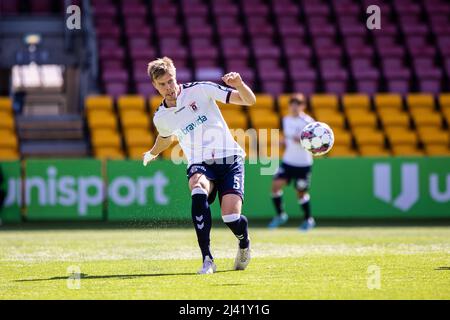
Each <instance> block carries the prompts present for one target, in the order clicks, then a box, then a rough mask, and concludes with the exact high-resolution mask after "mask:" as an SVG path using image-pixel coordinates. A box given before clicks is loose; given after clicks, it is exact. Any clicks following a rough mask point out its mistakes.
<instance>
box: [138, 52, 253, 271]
mask: <svg viewBox="0 0 450 320" xmlns="http://www.w3.org/2000/svg"><path fill="white" fill-rule="evenodd" d="M148 74H149V77H150V78H151V80H152V83H153V85H154V87H155V88H156V89H157V90H158V92H159V93H160V94H161V96H162V97H163V101H162V103H161V105H160V106H159V108H158V109H157V111H156V112H155V115H154V118H153V122H154V124H155V126H156V129H157V130H158V136H157V138H156V141H155V144H154V146H153V147H152V148H151V150H149V151H147V152H146V153H145V154H144V165H147V163H148V162H149V161H151V160H153V159H155V158H156V157H157V155H158V154H159V153H161V152H162V151H164V150H165V149H167V148H168V147H169V146H170V145H171V143H172V141H174V139H175V138H177V139H178V142H179V144H180V146H181V148H182V150H183V152H184V154H185V156H186V158H187V160H188V168H187V178H188V180H189V188H190V190H191V197H192V207H191V214H192V221H193V223H194V227H195V230H196V233H197V240H198V244H199V246H200V251H201V253H202V258H203V265H202V267H201V269H200V270H199V271H198V273H199V274H208V273H214V272H215V271H216V265H215V263H214V258H213V256H212V254H211V250H210V231H211V210H210V204H211V203H212V202H213V201H214V199H215V197H216V194H218V196H219V201H220V207H221V214H222V219H223V221H224V223H225V224H226V225H227V226H228V227H229V228H230V229H231V231H232V232H233V233H234V235H235V236H236V238H237V239H238V240H239V245H238V253H237V256H236V259H235V262H234V269H235V270H244V269H245V268H246V267H247V265H248V263H249V261H250V240H249V236H248V221H247V218H246V217H245V216H244V215H242V214H241V209H242V202H243V199H244V158H245V151H244V150H243V149H242V148H241V147H240V146H239V144H237V142H236V141H235V140H234V139H233V136H232V135H231V133H230V131H229V129H228V126H227V124H226V122H225V121H224V119H223V117H222V114H221V113H220V110H219V108H218V106H217V104H216V100H218V101H220V102H223V103H232V104H236V105H247V106H250V105H253V104H254V103H255V101H256V97H255V95H254V93H253V92H252V90H251V89H250V88H249V87H248V86H247V85H246V84H245V83H244V82H243V81H242V79H241V76H240V75H239V74H238V73H235V72H230V73H227V74H226V75H224V76H223V77H222V80H223V81H224V82H225V84H226V85H228V86H230V87H233V88H235V89H232V88H229V87H224V86H221V85H219V84H215V83H212V82H206V81H205V82H193V83H187V84H178V83H177V80H176V69H175V66H174V64H173V62H172V60H171V59H169V58H168V57H164V58H161V59H157V60H154V61H152V62H150V63H149V66H148Z"/></svg>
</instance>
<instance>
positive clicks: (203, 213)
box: [191, 188, 213, 260]
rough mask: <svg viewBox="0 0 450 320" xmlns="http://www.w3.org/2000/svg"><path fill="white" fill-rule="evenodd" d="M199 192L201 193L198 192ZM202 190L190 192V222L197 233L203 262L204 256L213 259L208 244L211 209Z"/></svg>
mask: <svg viewBox="0 0 450 320" xmlns="http://www.w3.org/2000/svg"><path fill="white" fill-rule="evenodd" d="M199 190H201V191H199ZM202 191H203V190H202V189H199V188H197V189H194V190H192V210H191V213H192V222H193V223H194V227H195V232H196V233H197V240H198V245H199V246H200V250H201V252H202V257H203V260H205V257H206V256H209V257H210V258H211V259H213V256H212V254H211V251H210V248H209V244H210V238H209V235H210V232H211V209H210V207H209V204H208V195H207V194H206V193H204V192H202Z"/></svg>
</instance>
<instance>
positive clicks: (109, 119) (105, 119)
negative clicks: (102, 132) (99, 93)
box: [87, 111, 117, 130]
mask: <svg viewBox="0 0 450 320" xmlns="http://www.w3.org/2000/svg"><path fill="white" fill-rule="evenodd" d="M87 121H88V126H89V128H91V130H92V129H100V128H108V129H116V128H117V118H116V116H115V114H114V113H112V112H108V111H91V112H90V113H88V116H87Z"/></svg>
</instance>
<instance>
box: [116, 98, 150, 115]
mask: <svg viewBox="0 0 450 320" xmlns="http://www.w3.org/2000/svg"><path fill="white" fill-rule="evenodd" d="M117 107H118V109H119V112H123V111H128V110H133V111H142V112H145V99H144V97H143V96H140V95H123V96H120V97H119V98H118V99H117Z"/></svg>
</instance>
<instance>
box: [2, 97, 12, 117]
mask: <svg viewBox="0 0 450 320" xmlns="http://www.w3.org/2000/svg"><path fill="white" fill-rule="evenodd" d="M0 112H7V113H11V112H12V100H11V98H10V97H0Z"/></svg>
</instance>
